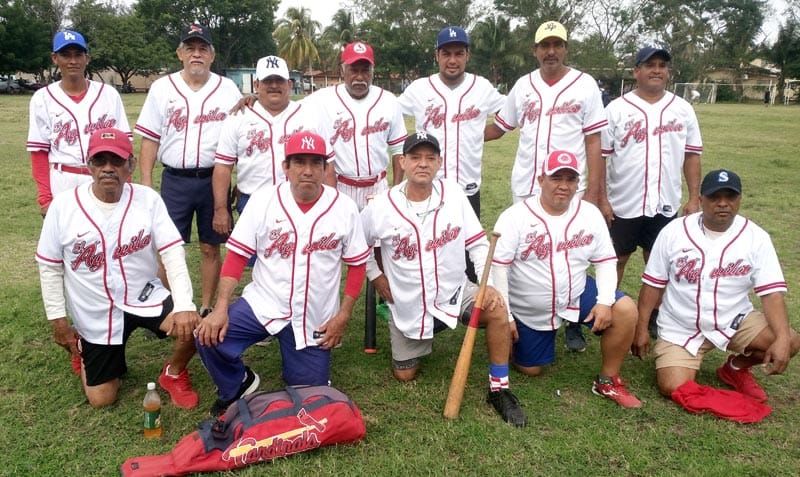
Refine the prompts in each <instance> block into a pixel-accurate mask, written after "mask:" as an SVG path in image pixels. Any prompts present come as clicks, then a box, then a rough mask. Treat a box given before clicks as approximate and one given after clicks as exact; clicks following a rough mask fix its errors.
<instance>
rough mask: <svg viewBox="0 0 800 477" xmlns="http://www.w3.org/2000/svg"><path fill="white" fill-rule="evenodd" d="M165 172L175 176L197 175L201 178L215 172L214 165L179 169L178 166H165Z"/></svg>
mask: <svg viewBox="0 0 800 477" xmlns="http://www.w3.org/2000/svg"><path fill="white" fill-rule="evenodd" d="M164 172H166V173H167V174H170V175H173V176H180V177H197V178H199V179H206V178H208V177H211V174H213V173H214V168H213V167H200V168H194V169H179V168H177V167H169V166H164Z"/></svg>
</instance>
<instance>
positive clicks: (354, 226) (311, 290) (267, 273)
mask: <svg viewBox="0 0 800 477" xmlns="http://www.w3.org/2000/svg"><path fill="white" fill-rule="evenodd" d="M250 203H253V204H258V205H259V206H258V207H245V208H244V211H243V212H242V215H241V216H240V217H239V220H238V221H237V222H236V226H235V227H234V228H233V232H231V236H230V238H228V243H227V245H226V246H227V247H228V250H231V251H233V252H236V253H238V254H239V255H243V256H245V257H249V256H252V255H254V254H255V255H256V256H257V257H258V258H257V259H256V264H255V266H254V267H253V281H252V282H251V283H250V284H248V285H247V286H246V287H245V288H244V291H243V293H242V297H243V298H244V299H246V300H247V303H249V304H250V307H251V308H252V309H253V313H255V316H256V317H257V318H258V320H259V321H260V322H261V323H262V324H263V325H264V326H265V327H269V328H270V330H271V331H272V330H275V329H276V327H275V324H274V322H275V321H283V322H285V323H286V324H289V323H291V326H292V331H293V332H294V339H295V342H296V343H297V349H303V348H305V347H307V346H316V341H317V340H315V339H314V338H313V333H314V330H315V329H317V328H319V327H320V326H322V325H324V324H325V323H327V322H328V320H329V319H331V318H333V317H334V316H335V315H336V313H337V312H338V311H339V284H340V280H341V276H342V262H344V263H346V264H347V265H360V264H362V263H365V262H366V260H367V256H369V248H368V247H367V243H366V242H365V241H364V233H363V231H362V230H361V221H360V220H359V216H358V209H357V208H356V204H355V203H353V201H352V200H351V199H350V198H349V197H347V196H345V195H344V194H341V193H339V192H338V191H337V190H336V189H333V188H331V187H328V186H324V190H323V193H322V196H321V197H320V198H319V200H317V202H316V203H315V204H314V205H313V206H312V207H311V209H310V210H309V211H308V212H306V213H303V212H302V211H301V210H300V207H299V206H298V205H297V202H296V201H295V199H294V196H292V192H291V190H290V184H289V183H288V182H284V183H282V184H280V185H278V186H275V187H262V188H261V189H258V190H257V191H256V192H255V193H254V194H253V195H252V196H251V197H250ZM277 329H280V328H277Z"/></svg>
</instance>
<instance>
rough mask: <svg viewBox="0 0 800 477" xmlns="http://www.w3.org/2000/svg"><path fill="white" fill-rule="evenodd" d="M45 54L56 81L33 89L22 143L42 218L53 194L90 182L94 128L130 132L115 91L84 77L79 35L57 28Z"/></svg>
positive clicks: (86, 53)
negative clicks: (28, 155) (55, 71)
mask: <svg viewBox="0 0 800 477" xmlns="http://www.w3.org/2000/svg"><path fill="white" fill-rule="evenodd" d="M50 57H51V58H52V60H53V64H55V65H56V67H57V68H58V71H59V73H60V74H61V80H60V81H56V82H55V83H53V84H50V85H48V86H46V87H44V88H42V89H40V90H38V91H36V92H35V93H34V94H33V98H31V103H30V119H29V121H30V123H29V124H30V125H29V128H28V142H27V150H28V151H29V152H30V153H31V171H32V173H33V179H34V180H35V181H36V188H37V191H38V194H37V201H38V202H39V208H40V211H41V213H42V216H43V217H44V215H45V214H46V213H47V208H48V207H49V206H50V201H52V200H53V197H54V196H55V195H56V194H58V193H59V192H63V191H65V190H70V189H72V188H73V187H76V186H78V185H79V184H85V183H87V182H91V181H92V175H91V174H90V173H89V168H88V164H87V160H88V157H89V156H88V154H87V151H88V148H89V137H90V136H91V135H92V133H93V132H95V131H97V130H99V129H104V128H111V127H113V128H117V129H120V130H122V131H125V132H126V133H128V135H129V136H130V126H128V117H127V116H126V115H125V108H124V107H123V106H122V99H121V98H120V96H119V93H117V90H115V89H114V88H112V87H110V86H108V85H106V84H103V83H98V82H96V81H90V80H88V79H86V66H87V65H88V64H89V48H88V47H87V46H86V41H85V40H84V39H83V35H81V34H80V33H78V32H76V31H72V30H65V31H60V32H58V33H56V34H55V36H54V37H53V53H52V54H51V55H50Z"/></svg>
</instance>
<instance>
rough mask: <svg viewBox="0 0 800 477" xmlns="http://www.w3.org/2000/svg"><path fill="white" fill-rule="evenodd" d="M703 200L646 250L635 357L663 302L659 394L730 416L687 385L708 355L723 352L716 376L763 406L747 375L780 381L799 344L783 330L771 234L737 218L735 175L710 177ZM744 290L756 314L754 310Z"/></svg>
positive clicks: (644, 350)
mask: <svg viewBox="0 0 800 477" xmlns="http://www.w3.org/2000/svg"><path fill="white" fill-rule="evenodd" d="M700 194H701V197H700V208H701V211H700V212H699V213H695V214H692V215H688V216H686V217H683V218H681V219H679V220H675V221H672V222H670V223H669V224H668V225H667V226H666V227H664V229H663V230H662V231H661V233H660V234H659V236H658V238H657V239H656V241H655V243H654V245H653V250H652V252H651V254H650V260H649V261H648V262H647V267H646V268H645V271H644V274H643V275H642V282H643V284H642V288H641V291H640V292H639V327H638V328H637V331H636V339H635V341H634V345H633V347H632V351H633V354H634V355H636V356H638V357H640V358H644V357H645V356H647V355H648V354H649V352H650V336H649V335H648V333H647V327H646V324H647V321H648V320H649V318H650V313H651V312H652V310H653V308H654V307H655V305H656V303H658V301H659V300H660V299H661V298H662V297H663V302H662V303H661V311H660V313H659V315H658V341H656V343H655V346H654V347H653V355H654V356H655V362H656V377H657V380H658V388H659V391H660V392H661V394H663V395H664V396H670V397H672V399H673V400H676V401H677V402H680V403H681V404H682V405H684V407H687V409H689V408H690V407H691V408H693V412H698V411H697V408H704V409H705V410H709V411H711V412H712V413H714V414H717V415H719V416H721V417H729V416H728V415H727V412H728V410H726V406H725V401H730V399H731V398H730V396H731V395H730V394H726V398H725V399H721V400H720V399H717V400H715V399H713V397H714V396H715V395H716V392H715V391H716V390H714V389H713V388H709V387H706V386H699V385H698V384H697V383H695V381H694V380H695V378H696V377H697V372H698V370H699V369H700V366H701V364H702V361H703V357H704V356H705V354H706V353H707V352H708V351H710V350H712V349H714V348H718V349H720V350H723V351H730V352H731V353H732V354H731V355H730V356H729V357H728V359H727V361H726V362H725V364H723V365H722V366H721V367H719V368H718V369H717V376H718V377H719V378H720V380H722V381H723V382H724V383H726V384H728V385H730V386H732V387H733V388H734V389H735V390H736V391H737V392H739V393H741V394H743V395H744V396H746V397H747V398H749V399H752V400H755V401H757V402H764V401H766V400H767V394H766V392H764V390H763V389H762V388H761V386H760V385H759V384H758V383H757V382H756V381H755V379H754V378H753V376H752V374H751V373H750V368H751V367H752V366H754V365H757V364H764V365H766V369H767V374H768V375H773V374H781V373H782V372H783V371H784V370H785V369H786V365H787V364H788V362H789V359H790V358H791V357H792V356H794V355H795V354H797V351H798V349H800V337H799V336H798V334H797V333H796V332H795V331H794V330H792V329H790V328H789V321H788V318H787V314H786V304H785V303H784V298H783V296H784V294H785V293H786V281H785V280H784V277H783V273H782V272H781V266H780V262H779V261H778V257H777V254H776V253H775V248H774V247H773V245H772V241H771V240H770V237H769V234H767V232H765V231H764V230H763V229H761V228H760V227H759V226H757V225H756V224H754V223H753V222H752V221H750V220H748V219H747V218H745V217H743V216H741V215H738V212H739V206H740V205H741V201H742V183H741V179H740V178H739V176H738V175H737V174H736V173H734V172H732V171H729V170H724V169H720V170H715V171H711V172H709V173H708V174H707V175H706V176H705V178H704V179H703V182H702V184H701V186H700ZM751 290H752V291H754V292H755V294H756V295H758V297H759V298H760V299H761V305H762V308H763V311H758V310H755V309H754V307H753V304H752V303H751V301H750V298H749V294H750V291H751ZM728 393H730V392H728ZM687 396H688V398H687ZM692 396H694V398H693V397H692ZM703 396H705V397H706V398H708V399H705V400H704V399H703ZM745 402H746V401H745ZM767 413H768V410H767Z"/></svg>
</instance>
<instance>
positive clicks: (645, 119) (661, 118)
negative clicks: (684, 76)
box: [602, 47, 703, 286]
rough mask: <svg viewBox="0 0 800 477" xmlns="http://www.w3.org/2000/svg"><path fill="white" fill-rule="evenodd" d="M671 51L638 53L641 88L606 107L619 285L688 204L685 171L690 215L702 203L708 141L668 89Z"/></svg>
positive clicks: (605, 146) (690, 113)
mask: <svg viewBox="0 0 800 477" xmlns="http://www.w3.org/2000/svg"><path fill="white" fill-rule="evenodd" d="M671 59H672V56H671V55H670V54H669V52H668V51H666V50H663V49H658V48H652V47H645V48H642V49H641V50H639V53H638V54H637V55H636V65H635V66H634V67H633V76H634V78H636V82H637V86H636V89H634V90H633V91H631V92H629V93H626V94H625V95H623V96H621V97H619V98H617V99H616V100H614V101H613V102H612V103H611V104H610V105H609V106H608V108H607V109H606V115H607V117H608V128H606V129H604V130H603V132H602V146H603V147H602V152H603V156H605V158H606V168H607V172H606V191H607V193H608V202H609V203H610V204H611V208H612V210H613V212H614V217H613V221H612V222H611V240H612V241H613V242H614V249H615V250H616V252H617V258H618V259H619V261H618V262H617V280H618V282H617V286H619V282H621V281H622V275H623V273H624V272H625V265H626V264H627V262H628V259H629V258H630V256H631V254H632V253H633V252H634V251H635V250H636V247H637V246H639V247H641V248H642V253H643V255H644V259H645V260H644V261H645V263H647V257H648V256H649V254H650V249H651V248H652V247H653V242H654V241H655V239H656V236H657V235H658V233H659V232H660V231H661V229H662V228H664V226H665V225H666V224H667V223H668V222H669V221H670V220H672V219H674V218H675V217H676V216H677V213H678V208H679V207H680V206H681V171H683V175H684V177H685V178H686V186H687V189H688V191H689V199H688V201H687V202H686V204H685V205H684V207H683V212H684V214H685V215H688V214H693V213H695V212H697V211H698V210H699V207H700V205H699V204H700V153H701V152H702V151H703V142H702V140H701V138H700V127H699V125H698V124H697V116H695V113H694V109H693V108H692V106H691V105H690V104H689V103H687V102H686V101H685V100H683V99H681V98H679V97H677V96H675V95H674V94H672V93H670V92H669V91H667V90H666V87H667V81H668V80H669V62H670V61H671Z"/></svg>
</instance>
